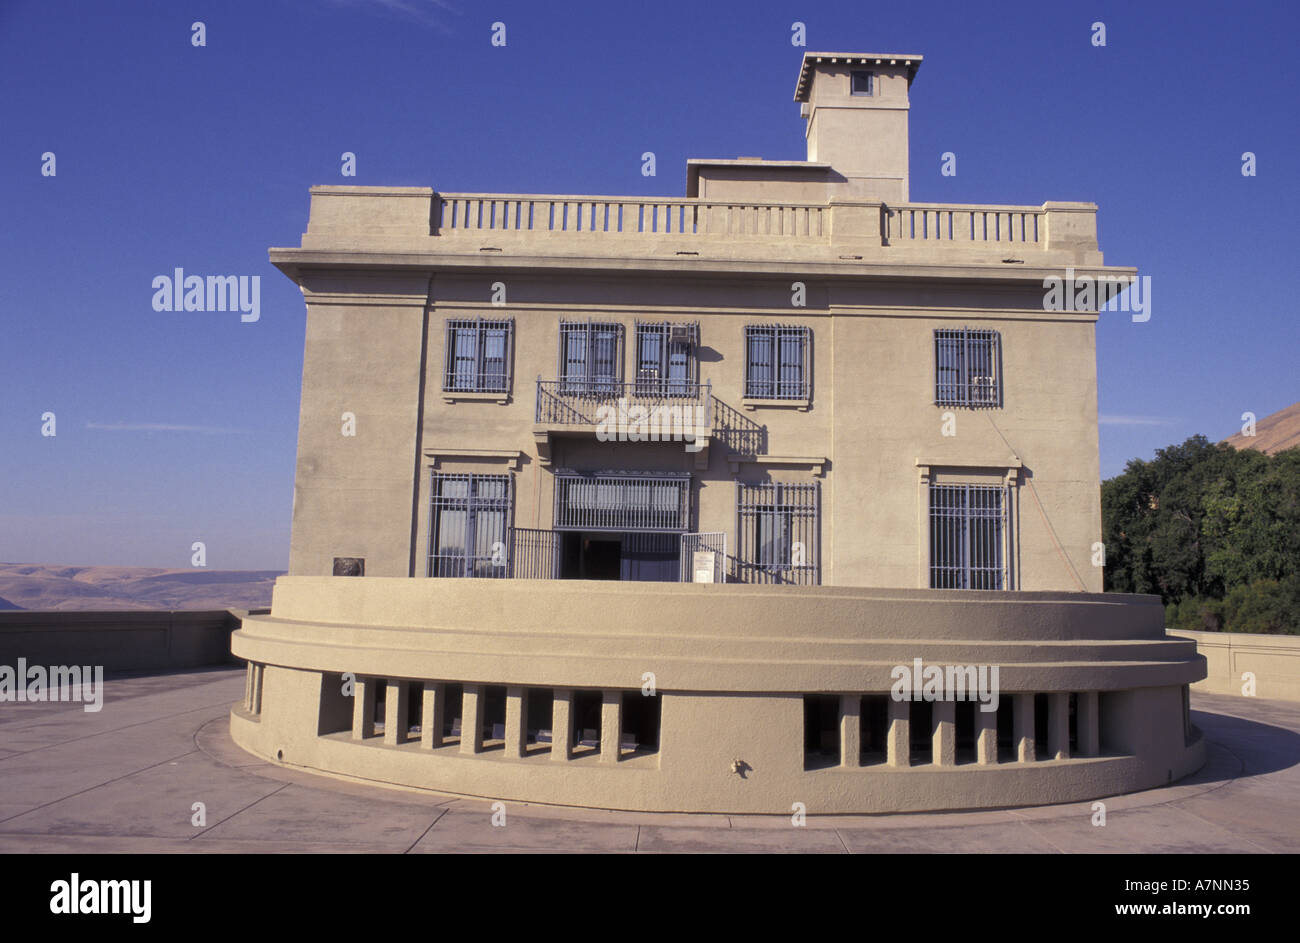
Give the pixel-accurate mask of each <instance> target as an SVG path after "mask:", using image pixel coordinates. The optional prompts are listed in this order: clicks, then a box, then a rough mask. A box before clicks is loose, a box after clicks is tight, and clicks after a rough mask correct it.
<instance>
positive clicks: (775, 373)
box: [745, 324, 812, 400]
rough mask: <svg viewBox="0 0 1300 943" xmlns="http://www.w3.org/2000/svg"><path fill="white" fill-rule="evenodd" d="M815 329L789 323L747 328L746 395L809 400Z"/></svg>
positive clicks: (753, 325)
mask: <svg viewBox="0 0 1300 943" xmlns="http://www.w3.org/2000/svg"><path fill="white" fill-rule="evenodd" d="M811 347H812V329H811V328H807V327H794V326H792V325H788V324H750V325H748V326H746V328H745V396H746V398H749V399H789V400H807V399H810V398H811V394H812V373H811V371H810V370H809V350H810V348H811Z"/></svg>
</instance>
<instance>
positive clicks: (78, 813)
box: [0, 668, 1300, 854]
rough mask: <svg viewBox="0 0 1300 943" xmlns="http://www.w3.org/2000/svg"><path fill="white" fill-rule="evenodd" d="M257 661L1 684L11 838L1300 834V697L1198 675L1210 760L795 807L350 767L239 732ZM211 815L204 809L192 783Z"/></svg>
mask: <svg viewBox="0 0 1300 943" xmlns="http://www.w3.org/2000/svg"><path fill="white" fill-rule="evenodd" d="M243 689H244V673H243V671H242V670H241V669H227V668H222V669H212V670H206V671H191V672H180V673H174V674H165V675H151V676H137V677H124V678H119V679H113V680H109V681H108V683H107V685H106V692H105V695H104V708H103V710H102V711H100V712H98V713H87V712H84V711H83V710H82V705H80V704H76V703H54V704H48V703H36V704H30V703H23V704H16V703H5V704H0V784H3V788H0V852H5V853H16V852H28V853H30V852H63V853H95V852H110V853H131V852H227V853H229V852H236V853H238V852H435V853H436V852H513V851H522V852H555V851H570V852H588V851H589V852H831V853H839V854H842V853H846V852H848V853H861V852H868V853H870V852H894V853H897V852H1044V853H1053V852H1055V853H1080V852H1127V853H1133V852H1141V853H1148V852H1189V853H1200V852H1296V851H1300V703H1291V702H1283V701H1263V700H1258V699H1254V698H1244V697H1227V696H1220V695H1208V694H1196V693H1193V695H1192V708H1193V722H1194V723H1195V724H1196V725H1197V726H1198V727H1200V728H1201V730H1202V731H1203V732H1204V733H1205V736H1206V737H1207V739H1208V745H1209V761H1208V763H1207V764H1206V766H1205V768H1204V769H1202V770H1201V771H1200V772H1199V773H1198V774H1197V775H1195V776H1194V777H1191V778H1190V779H1187V780H1184V781H1182V782H1179V783H1176V784H1174V785H1173V786H1169V787H1166V788H1161V789H1153V790H1149V791H1147V792H1142V793H1135V794H1132V795H1127V796H1115V797H1111V798H1109V799H1107V800H1105V803H1106V813H1107V821H1106V825H1105V826H1104V827H1099V826H1095V825H1093V824H1092V820H1093V810H1092V803H1090V802H1085V803H1073V804H1067V805H1057V806H1046V807H1037V808H1022V809H1004V810H998V811H984V812H961V813H934V814H925V815H889V816H852V817H850V816H821V817H819V816H817V815H815V814H810V815H809V816H808V819H807V825H806V827H803V828H796V827H794V826H793V825H792V824H791V822H790V819H789V817H788V816H735V815H732V816H727V815H662V814H645V813H627V812H591V811H584V810H576V809H562V808H556V807H546V806H530V805H525V804H522V803H507V808H506V813H507V819H506V825H505V826H504V827H495V826H493V825H492V822H491V818H492V811H491V801H490V800H484V799H462V798H453V797H448V796H440V795H434V794H423V793H414V792H403V791H397V790H391V789H384V788H381V787H377V786H365V785H358V784H352V783H347V782H343V781H340V780H335V779H331V778H328V777H323V776H318V775H312V774H308V773H304V772H301V771H297V770H293V769H288V768H283V767H279V766H276V765H274V764H271V763H266V762H263V761H261V760H259V759H257V758H255V757H253V756H251V755H249V754H247V753H244V752H243V751H242V750H240V749H239V748H238V747H236V746H235V745H234V743H232V742H231V740H230V736H229V732H228V729H227V728H228V713H229V709H230V705H231V704H232V703H233V702H235V701H237V700H239V699H240V697H242V695H243ZM198 802H201V803H203V804H204V807H205V821H204V823H203V824H201V825H196V824H194V821H193V820H194V817H195V812H194V811H193V807H194V804H195V803H198Z"/></svg>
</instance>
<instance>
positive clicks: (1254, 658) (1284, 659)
mask: <svg viewBox="0 0 1300 943" xmlns="http://www.w3.org/2000/svg"><path fill="white" fill-rule="evenodd" d="M1169 635H1170V636H1171V637H1179V638H1189V639H1192V640H1193V641H1195V642H1196V649H1197V651H1199V652H1200V653H1201V654H1202V655H1204V656H1205V661H1206V668H1207V671H1208V674H1207V675H1206V678H1205V680H1204V681H1198V682H1196V683H1195V684H1193V685H1192V690H1193V691H1206V692H1208V693H1210V694H1236V695H1238V696H1240V695H1241V693H1242V690H1241V689H1242V685H1243V684H1244V683H1245V682H1244V681H1243V680H1242V675H1244V674H1245V673H1246V672H1248V671H1249V672H1251V673H1252V674H1254V676H1255V696H1256V697H1263V698H1271V699H1274V700H1285V701H1300V636H1296V635H1248V634H1246V633H1244V632H1184V631H1182V630H1177V631H1175V630H1173V629H1171V630H1169Z"/></svg>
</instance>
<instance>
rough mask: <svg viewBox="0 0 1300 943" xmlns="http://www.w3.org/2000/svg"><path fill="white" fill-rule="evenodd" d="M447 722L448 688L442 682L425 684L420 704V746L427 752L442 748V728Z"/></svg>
mask: <svg viewBox="0 0 1300 943" xmlns="http://www.w3.org/2000/svg"><path fill="white" fill-rule="evenodd" d="M446 722H447V686H446V685H445V684H443V683H442V682H440V681H426V682H424V700H423V701H422V702H421V704H420V746H422V747H424V748H425V749H426V750H432V749H433V748H434V747H440V746H442V726H443V724H445V723H446Z"/></svg>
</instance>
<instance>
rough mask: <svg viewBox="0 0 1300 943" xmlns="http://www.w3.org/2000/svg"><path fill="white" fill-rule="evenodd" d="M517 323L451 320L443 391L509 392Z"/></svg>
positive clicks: (480, 319)
mask: <svg viewBox="0 0 1300 943" xmlns="http://www.w3.org/2000/svg"><path fill="white" fill-rule="evenodd" d="M514 334H515V322H514V321H511V320H508V321H488V320H485V319H484V318H475V319H463V320H449V321H448V322H447V351H446V359H445V361H444V365H443V372H442V388H443V390H444V391H446V392H457V393H505V392H508V391H509V389H510V361H511V354H512V350H511V348H512V346H513V344H514Z"/></svg>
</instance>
